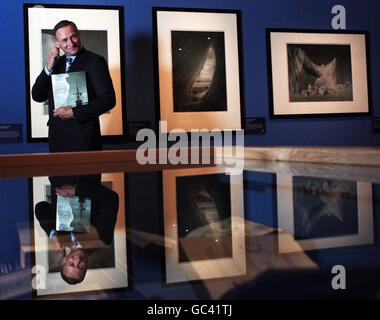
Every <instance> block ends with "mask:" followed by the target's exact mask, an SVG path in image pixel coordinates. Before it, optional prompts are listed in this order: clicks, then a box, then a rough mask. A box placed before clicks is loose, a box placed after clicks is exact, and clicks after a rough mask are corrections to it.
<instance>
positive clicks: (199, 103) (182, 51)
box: [153, 8, 243, 131]
mask: <svg viewBox="0 0 380 320" xmlns="http://www.w3.org/2000/svg"><path fill="white" fill-rule="evenodd" d="M153 19H154V28H155V34H154V35H155V37H156V39H155V40H156V46H157V52H158V56H157V62H158V80H157V81H158V88H159V92H158V94H157V97H159V105H160V120H161V121H167V130H168V131H171V130H173V129H183V130H185V131H190V130H191V129H209V130H212V129H217V128H218V129H222V130H239V129H242V117H243V115H242V102H241V101H242V100H241V87H242V82H241V77H240V66H239V63H240V64H241V63H242V61H239V57H240V12H239V11H232V10H226V11H222V10H201V9H175V8H153ZM240 60H241V59H240ZM162 131H165V130H164V129H162Z"/></svg>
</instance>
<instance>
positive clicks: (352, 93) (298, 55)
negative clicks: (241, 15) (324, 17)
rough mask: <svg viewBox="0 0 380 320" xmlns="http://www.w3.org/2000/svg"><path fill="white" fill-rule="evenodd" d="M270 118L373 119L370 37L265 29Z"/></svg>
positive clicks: (358, 34)
mask: <svg viewBox="0 0 380 320" xmlns="http://www.w3.org/2000/svg"><path fill="white" fill-rule="evenodd" d="M266 33H267V48H268V72H269V88H270V90H271V92H270V94H271V96H270V106H271V108H270V115H271V117H272V118H280V117H297V116H302V117H304V116H322V115H323V116H331V115H369V114H370V104H369V85H368V72H367V70H368V60H367V33H366V32H346V31H342V30H339V31H315V30H305V31H303V30H281V29H267V30H266Z"/></svg>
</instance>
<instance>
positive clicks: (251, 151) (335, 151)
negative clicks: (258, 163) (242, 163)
mask: <svg viewBox="0 0 380 320" xmlns="http://www.w3.org/2000/svg"><path fill="white" fill-rule="evenodd" d="M216 149H217V150H216V156H218V157H221V156H222V149H221V148H220V147H219V148H216ZM234 149H237V150H238V148H234ZM233 154H236V150H233ZM236 156H237V157H244V159H247V160H270V161H298V162H309V163H326V164H344V165H361V166H380V147H292V146H288V147H245V148H244V154H243V155H242V154H240V155H239V152H238V153H237V155H236Z"/></svg>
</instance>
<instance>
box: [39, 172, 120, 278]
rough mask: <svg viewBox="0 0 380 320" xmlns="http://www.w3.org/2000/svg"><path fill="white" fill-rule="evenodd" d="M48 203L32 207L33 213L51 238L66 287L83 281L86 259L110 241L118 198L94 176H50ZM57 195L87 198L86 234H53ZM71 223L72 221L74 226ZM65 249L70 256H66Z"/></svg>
mask: <svg viewBox="0 0 380 320" xmlns="http://www.w3.org/2000/svg"><path fill="white" fill-rule="evenodd" d="M49 180H50V182H51V196H52V198H51V203H49V202H47V201H41V202H39V203H37V204H36V207H35V214H36V218H37V220H38V221H39V223H40V226H41V228H42V229H43V230H44V231H45V233H46V235H47V236H48V237H49V238H50V239H51V241H52V243H53V248H54V251H55V253H56V254H57V256H58V257H59V258H60V260H61V276H62V279H63V280H65V281H66V282H67V283H69V284H77V283H80V282H82V281H83V280H84V277H85V275H86V272H87V266H88V256H89V255H91V254H92V253H93V252H95V251H97V250H99V249H102V248H106V247H107V246H109V245H111V243H112V241H113V234H114V229H115V224H116V219H117V213H118V209H119V196H118V194H117V193H116V192H114V191H112V190H109V189H107V188H106V187H104V186H103V185H101V183H100V179H99V176H98V175H96V176H95V175H94V176H73V177H50V178H49ZM57 195H59V196H61V197H64V198H73V197H74V196H77V197H79V198H82V199H84V198H87V199H90V201H91V215H90V224H91V225H90V228H89V230H88V231H87V232H80V233H78V232H76V231H75V230H73V231H72V232H70V231H57V226H56V221H57V220H56V219H57ZM74 223H75V221H72V225H74ZM66 248H68V249H70V251H71V252H70V254H66Z"/></svg>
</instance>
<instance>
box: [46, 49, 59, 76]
mask: <svg viewBox="0 0 380 320" xmlns="http://www.w3.org/2000/svg"><path fill="white" fill-rule="evenodd" d="M58 58H59V47H54V48H51V49H50V50H49V52H48V59H47V64H46V68H47V69H48V70H49V71H52V70H53V67H54V64H55V61H56V60H57V59H58Z"/></svg>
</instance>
